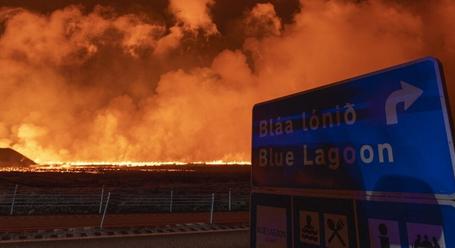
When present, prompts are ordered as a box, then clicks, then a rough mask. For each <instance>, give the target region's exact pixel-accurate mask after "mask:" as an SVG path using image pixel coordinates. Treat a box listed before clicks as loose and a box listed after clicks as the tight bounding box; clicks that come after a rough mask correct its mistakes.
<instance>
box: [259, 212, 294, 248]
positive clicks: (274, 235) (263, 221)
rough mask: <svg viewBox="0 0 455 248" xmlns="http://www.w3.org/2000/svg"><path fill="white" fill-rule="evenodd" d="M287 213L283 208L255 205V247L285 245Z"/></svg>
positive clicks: (275, 247)
mask: <svg viewBox="0 0 455 248" xmlns="http://www.w3.org/2000/svg"><path fill="white" fill-rule="evenodd" d="M287 240H288V238H287V215H286V209H285V208H277V207H269V206H260V205H258V206H257V209H256V247H257V248H266V247H267V248H269V247H271V248H286V247H287Z"/></svg>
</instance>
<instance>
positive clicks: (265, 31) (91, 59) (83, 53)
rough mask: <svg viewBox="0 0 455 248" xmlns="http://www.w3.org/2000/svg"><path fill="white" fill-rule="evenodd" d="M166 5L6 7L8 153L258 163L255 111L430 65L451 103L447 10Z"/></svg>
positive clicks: (4, 129) (452, 55)
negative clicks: (407, 65) (410, 63)
mask: <svg viewBox="0 0 455 248" xmlns="http://www.w3.org/2000/svg"><path fill="white" fill-rule="evenodd" d="M159 4H160V7H159V8H158V9H155V11H149V12H144V11H136V9H135V8H126V9H128V10H129V11H125V10H124V9H123V11H120V10H119V9H118V8H119V5H118V4H117V5H116V4H113V5H106V4H102V5H96V6H88V5H87V4H86V3H84V2H81V3H80V4H76V5H74V4H69V5H65V6H58V7H56V8H54V9H51V10H49V9H46V11H39V10H37V9H36V6H34V7H31V6H25V5H24V6H13V7H7V6H6V5H5V7H1V8H0V26H1V27H2V28H1V29H0V32H1V36H0V82H1V83H0V98H1V99H2V104H1V105H0V146H4V147H12V148H15V149H17V150H18V151H20V152H22V153H24V154H26V155H27V156H28V157H30V158H32V159H34V160H36V161H38V162H45V161H55V160H65V161H77V160H91V161H100V160H103V161H106V160H107V161H125V160H131V161H143V160H148V161H151V160H161V161H173V160H180V161H210V160H219V159H222V160H249V157H250V129H251V127H250V126H251V119H250V118H251V108H252V105H253V104H254V103H256V102H259V101H262V100H266V99H270V98H274V97H278V96H282V95H285V94H289V93H294V92H297V91H302V90H305V89H309V88H312V87H315V86H320V85H323V84H327V83H331V82H334V81H339V80H342V79H346V78H349V77H352V76H355V75H358V74H362V73H366V72H370V71H373V70H377V69H380V68H383V67H387V66H390V65H393V64H397V63H402V62H405V61H407V60H410V59H414V58H417V57H421V56H426V55H434V56H437V57H439V58H440V59H441V60H442V62H443V63H444V65H445V67H446V68H445V69H446V74H447V81H448V83H449V91H452V89H451V82H452V81H453V80H454V79H455V75H454V71H455V50H454V47H455V36H454V33H453V31H452V30H455V20H454V18H453V16H455V4H454V3H453V2H451V1H449V0H440V1H432V2H431V5H430V4H427V3H425V2H424V1H418V2H415V1H387V0H384V1H361V2H357V1H356V2H353V1H352V2H351V1H341V0H339V1H323V0H316V1H303V0H302V1H301V2H300V4H297V5H296V4H295V3H294V2H291V1H289V2H288V3H283V2H281V1H270V2H262V1H261V2H260V3H259V2H254V1H251V2H249V4H237V5H232V8H234V9H233V10H229V11H234V12H235V13H234V12H233V13H232V14H226V13H222V14H220V12H219V8H220V6H224V5H223V4H225V3H224V2H223V1H221V0H218V1H214V0H199V1H190V2H188V1H179V0H171V1H169V2H166V3H162V2H160V3H159ZM19 5H20V4H19ZM10 6H12V5H10ZM151 9H153V8H151ZM283 10H286V11H283ZM226 11H228V10H227V9H226ZM285 12H286V13H287V14H283V13H285ZM160 13H162V14H160Z"/></svg>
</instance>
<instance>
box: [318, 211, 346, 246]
mask: <svg viewBox="0 0 455 248" xmlns="http://www.w3.org/2000/svg"><path fill="white" fill-rule="evenodd" d="M324 230H325V245H326V247H327V248H349V239H348V226H347V218H346V216H344V215H338V214H324Z"/></svg>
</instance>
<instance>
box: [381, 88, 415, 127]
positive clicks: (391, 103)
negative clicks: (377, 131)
mask: <svg viewBox="0 0 455 248" xmlns="http://www.w3.org/2000/svg"><path fill="white" fill-rule="evenodd" d="M400 83H401V89H399V90H396V91H394V92H392V94H390V95H389V97H387V100H386V101H385V116H386V123H387V125H394V124H398V116H397V105H398V103H404V110H407V109H408V108H409V107H411V105H412V104H413V103H414V102H415V101H416V100H417V98H419V97H420V96H421V95H422V93H423V91H422V90H421V89H419V88H417V87H415V86H413V85H411V84H408V83H406V82H404V81H401V82H400Z"/></svg>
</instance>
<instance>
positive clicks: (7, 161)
mask: <svg viewBox="0 0 455 248" xmlns="http://www.w3.org/2000/svg"><path fill="white" fill-rule="evenodd" d="M32 164H36V163H35V162H33V161H32V160H31V159H29V158H27V157H26V156H24V155H22V154H20V153H19V152H17V151H15V150H13V149H11V148H0V166H1V167H5V166H8V167H16V166H17V167H24V166H29V165H32Z"/></svg>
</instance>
